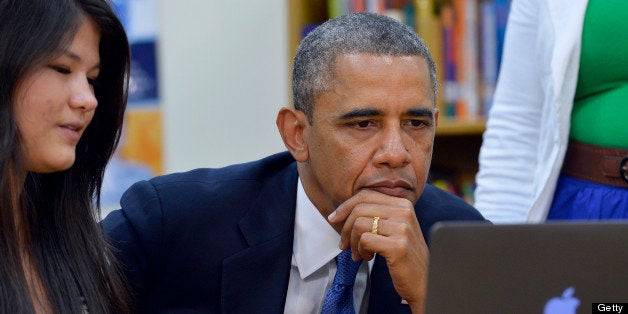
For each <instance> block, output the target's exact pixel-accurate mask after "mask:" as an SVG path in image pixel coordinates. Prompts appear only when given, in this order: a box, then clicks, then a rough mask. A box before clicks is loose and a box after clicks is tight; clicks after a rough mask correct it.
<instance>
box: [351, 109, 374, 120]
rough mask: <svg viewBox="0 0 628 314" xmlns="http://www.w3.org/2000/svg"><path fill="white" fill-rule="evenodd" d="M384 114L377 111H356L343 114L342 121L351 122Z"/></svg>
mask: <svg viewBox="0 0 628 314" xmlns="http://www.w3.org/2000/svg"><path fill="white" fill-rule="evenodd" d="M382 114H383V113H382V112H381V111H380V110H377V109H355V110H351V111H349V112H347V113H345V114H343V115H342V116H341V117H340V119H341V120H350V119H355V118H365V117H375V116H380V115H382Z"/></svg>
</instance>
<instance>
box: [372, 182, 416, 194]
mask: <svg viewBox="0 0 628 314" xmlns="http://www.w3.org/2000/svg"><path fill="white" fill-rule="evenodd" d="M364 189H368V190H373V191H377V192H380V193H383V194H386V195H390V196H395V197H404V196H406V195H407V194H408V193H412V192H414V188H413V187H412V185H411V184H410V183H408V182H407V181H404V180H398V181H381V182H376V183H372V184H369V185H367V186H365V187H364Z"/></svg>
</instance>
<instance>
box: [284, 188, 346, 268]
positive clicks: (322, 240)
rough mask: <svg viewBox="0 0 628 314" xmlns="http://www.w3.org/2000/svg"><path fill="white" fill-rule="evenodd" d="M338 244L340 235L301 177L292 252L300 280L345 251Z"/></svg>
mask: <svg viewBox="0 0 628 314" xmlns="http://www.w3.org/2000/svg"><path fill="white" fill-rule="evenodd" d="M339 244H340V235H339V234H338V232H336V230H334V228H332V226H331V225H330V224H329V222H328V221H327V220H326V219H325V218H324V217H323V216H322V215H321V214H320V212H319V211H318V209H316V207H315V206H314V204H312V201H310V199H309V198H308V197H307V195H306V194H305V190H304V189H303V185H302V184H301V178H299V180H298V183H297V208H296V217H295V224H294V243H293V247H292V252H293V254H294V257H295V260H296V264H297V268H298V270H299V275H300V276H301V279H305V278H306V277H308V276H309V275H311V274H312V273H314V272H315V271H316V270H318V269H320V268H321V267H323V266H325V265H326V264H327V263H329V261H331V260H332V259H334V258H335V257H336V255H338V254H340V252H342V251H341V250H340V249H339V248H338V245H339Z"/></svg>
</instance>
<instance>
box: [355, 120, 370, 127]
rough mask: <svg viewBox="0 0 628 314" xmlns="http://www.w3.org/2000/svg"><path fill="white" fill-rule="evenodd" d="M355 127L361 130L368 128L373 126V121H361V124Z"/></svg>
mask: <svg viewBox="0 0 628 314" xmlns="http://www.w3.org/2000/svg"><path fill="white" fill-rule="evenodd" d="M355 125H356V126H357V127H360V128H366V127H368V126H369V125H371V121H359V122H356V124H355Z"/></svg>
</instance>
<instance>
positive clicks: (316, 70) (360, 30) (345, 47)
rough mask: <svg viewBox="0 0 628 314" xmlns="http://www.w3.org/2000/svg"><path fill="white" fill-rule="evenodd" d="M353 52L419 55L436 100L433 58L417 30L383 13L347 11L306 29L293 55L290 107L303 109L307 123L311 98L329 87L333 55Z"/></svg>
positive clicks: (331, 76)
mask: <svg viewBox="0 0 628 314" xmlns="http://www.w3.org/2000/svg"><path fill="white" fill-rule="evenodd" d="M356 53H368V54H374V55H390V56H420V57H423V58H424V59H425V60H426V61H427V63H428V66H429V70H430V80H431V83H432V90H433V96H432V103H433V104H434V105H435V104H436V94H437V88H438V87H437V84H438V83H437V80H436V68H435V66H434V60H433V59H432V56H431V55H430V53H429V51H428V49H427V46H425V43H423V41H422V40H421V38H420V37H419V36H418V35H417V33H416V32H415V31H414V30H412V29H411V28H410V27H408V26H406V25H404V24H402V23H400V22H398V21H396V20H394V19H392V18H390V17H387V16H383V15H377V14H373V13H364V12H362V13H351V14H348V15H343V16H340V17H337V18H335V19H332V20H329V21H327V22H325V23H323V24H322V25H320V26H318V27H317V28H316V29H315V30H313V31H312V32H310V33H309V34H308V35H307V36H306V37H305V38H304V39H303V40H302V41H301V44H300V45H299V48H298V49H297V53H296V56H295V57H294V69H293V72H292V92H293V102H294V107H295V109H297V110H300V111H303V112H304V113H305V115H306V116H307V117H308V120H309V122H310V123H312V117H313V105H314V101H315V100H316V98H317V97H318V96H319V95H320V93H322V92H324V91H328V90H330V89H331V88H332V87H333V78H334V77H333V74H334V73H333V68H334V62H335V59H336V57H337V56H339V55H344V54H356Z"/></svg>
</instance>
